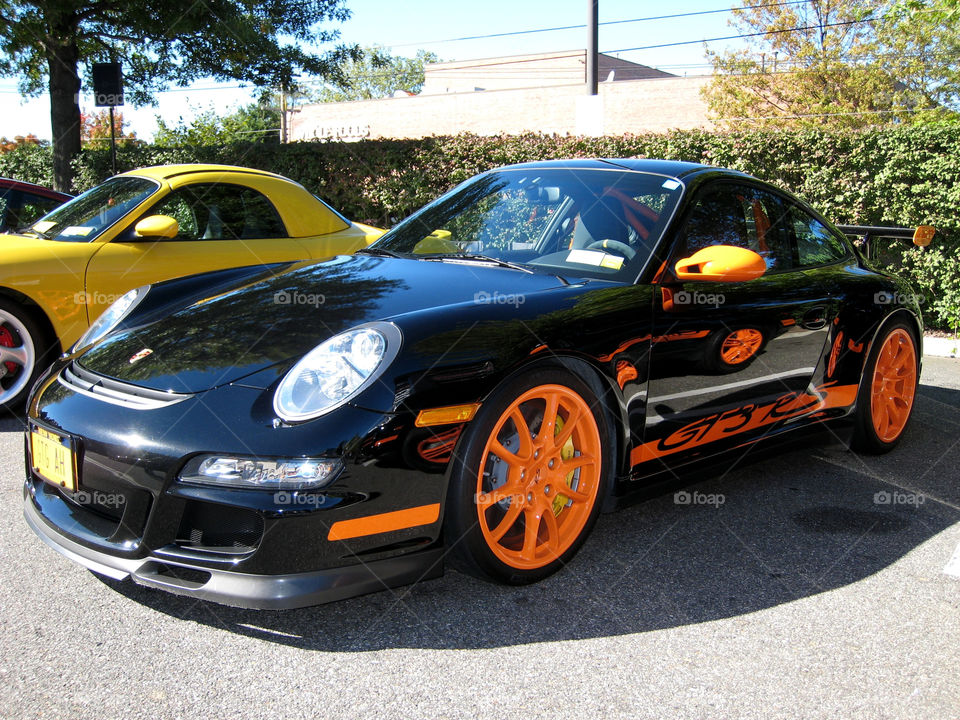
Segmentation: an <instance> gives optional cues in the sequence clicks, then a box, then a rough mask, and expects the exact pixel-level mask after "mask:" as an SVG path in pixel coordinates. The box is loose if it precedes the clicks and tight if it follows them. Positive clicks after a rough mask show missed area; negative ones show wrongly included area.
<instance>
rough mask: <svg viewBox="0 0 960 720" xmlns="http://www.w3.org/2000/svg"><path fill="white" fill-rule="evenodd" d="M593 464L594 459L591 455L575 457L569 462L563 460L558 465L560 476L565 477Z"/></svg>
mask: <svg viewBox="0 0 960 720" xmlns="http://www.w3.org/2000/svg"><path fill="white" fill-rule="evenodd" d="M595 462H596V458H594V457H593V455H577V456H575V457H572V458H570V459H569V460H563V461H562V462H561V463H560V474H561V475H562V476H563V477H566V476H567V475H569V474H570V473H572V472H573V471H574V470H576V469H577V468H579V467H583V466H584V465H592V464H593V463H595Z"/></svg>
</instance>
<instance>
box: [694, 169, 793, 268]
mask: <svg viewBox="0 0 960 720" xmlns="http://www.w3.org/2000/svg"><path fill="white" fill-rule="evenodd" d="M785 220H786V218H785V217H784V213H783V205H782V203H781V202H780V200H779V199H778V198H777V197H776V196H775V195H773V194H771V193H768V192H765V191H764V190H760V189H758V188H753V187H749V186H747V185H736V184H733V183H720V184H716V185H712V186H709V187H707V188H706V189H705V190H703V191H702V193H701V195H700V197H699V198H698V199H697V200H696V202H695V205H694V208H693V212H692V213H691V215H690V217H689V218H688V220H687V223H686V225H685V226H684V228H683V230H682V231H681V233H680V238H679V241H678V245H677V253H676V258H680V257H688V256H690V255H692V254H693V253H695V252H697V250H702V249H703V248H705V247H709V246H711V245H733V246H735V247H742V248H747V249H748V250H753V251H754V252H756V253H758V254H759V255H760V256H761V257H762V258H763V259H764V261H765V262H766V264H767V271H768V272H782V271H784V270H790V269H791V268H792V267H793V253H792V252H791V250H790V241H789V235H788V233H787V226H786V222H785Z"/></svg>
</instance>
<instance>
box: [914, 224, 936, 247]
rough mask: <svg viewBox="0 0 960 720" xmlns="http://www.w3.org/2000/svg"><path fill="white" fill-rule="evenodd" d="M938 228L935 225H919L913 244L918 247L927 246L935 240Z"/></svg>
mask: <svg viewBox="0 0 960 720" xmlns="http://www.w3.org/2000/svg"><path fill="white" fill-rule="evenodd" d="M936 232H937V229H936V228H935V227H933V225H918V226H917V229H916V230H915V231H914V233H913V244H914V245H916V246H917V247H926V246H927V245H929V244H930V243H931V241H932V240H933V236H934V234H935V233H936Z"/></svg>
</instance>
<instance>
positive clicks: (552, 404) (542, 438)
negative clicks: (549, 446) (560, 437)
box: [537, 393, 560, 443]
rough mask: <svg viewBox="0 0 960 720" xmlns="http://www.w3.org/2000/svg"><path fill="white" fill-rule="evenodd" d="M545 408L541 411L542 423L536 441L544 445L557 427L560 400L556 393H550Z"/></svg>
mask: <svg viewBox="0 0 960 720" xmlns="http://www.w3.org/2000/svg"><path fill="white" fill-rule="evenodd" d="M546 401H547V403H546V407H544V409H543V421H542V422H541V423H540V432H539V433H537V440H538V441H539V442H541V443H545V442H547V441H548V439H549V438H551V437H553V433H554V432H555V430H554V428H556V426H557V411H558V409H559V407H560V398H559V397H557V394H556V393H550V394H549V395H547V397H546Z"/></svg>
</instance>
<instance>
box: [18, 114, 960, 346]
mask: <svg viewBox="0 0 960 720" xmlns="http://www.w3.org/2000/svg"><path fill="white" fill-rule="evenodd" d="M563 157H656V158H668V159H675V160H688V161H693V162H703V163H708V164H711V165H719V166H724V167H730V168H735V169H738V170H743V171H745V172H748V173H750V174H752V175H756V176H757V177H760V178H763V179H765V180H768V181H770V182H773V183H775V184H777V185H779V186H781V187H784V188H787V189H789V190H792V191H793V192H795V193H797V194H798V195H800V196H801V197H803V198H805V199H806V200H807V201H808V202H810V204H811V205H813V206H814V207H816V208H817V209H819V210H820V211H821V212H823V213H824V214H825V215H826V216H827V217H829V218H831V219H832V220H834V221H835V222H838V223H856V224H870V225H874V224H875V225H916V224H920V223H929V224H933V225H935V226H936V227H937V229H938V234H937V237H936V240H935V242H934V248H932V249H930V250H927V251H925V253H926V255H925V256H924V257H923V258H919V257H915V253H914V252H913V251H906V252H904V250H901V249H899V248H895V249H893V251H888V252H887V253H886V254H885V258H886V260H887V262H888V263H889V264H891V265H893V266H894V267H896V268H898V269H900V270H901V271H903V272H905V273H907V274H908V275H910V276H911V277H913V279H914V281H915V282H916V283H917V284H918V285H919V286H920V287H922V288H923V290H924V292H925V293H926V294H927V296H928V303H927V315H928V321H932V322H933V323H934V324H936V325H938V326H941V327H946V326H950V327H955V325H956V324H957V323H958V322H960V310H956V308H960V269H958V268H960V262H958V261H960V252H958V251H960V124H953V123H936V124H929V125H919V126H909V127H895V128H889V129H880V130H865V131H830V132H828V131H815V130H806V131H800V132H795V131H791V132H787V131H754V132H736V133H710V132H705V131H676V132H672V133H667V134H659V135H629V136H623V137H601V138H584V137H570V136H557V135H532V134H531V135H522V136H504V137H479V136H474V135H458V136H453V137H431V138H424V139H419V140H367V141H363V142H355V143H338V142H310V143H293V144H289V145H279V146H271V145H261V144H243V145H230V146H203V147H194V148H187V147H176V148H168V147H157V146H150V145H140V146H130V147H120V148H118V152H117V163H118V170H120V171H122V170H126V169H131V168H135V167H142V166H144V165H155V164H167V163H179V162H219V163H227V164H232V165H247V166H251V167H259V168H264V169H267V170H271V171H274V172H278V173H280V174H282V175H286V176H288V177H290V178H293V179H295V180H297V181H299V182H301V183H302V184H303V185H305V186H306V187H307V188H308V189H310V190H311V191H313V192H315V193H316V194H318V195H319V196H321V197H323V198H324V199H325V200H327V201H328V202H329V203H331V204H332V205H333V206H334V207H336V208H338V209H339V210H341V211H342V212H343V213H344V214H346V215H347V216H349V217H352V218H354V219H357V220H363V221H366V222H371V223H373V224H376V225H381V226H389V225H391V224H393V223H394V222H396V221H397V220H399V219H400V218H402V217H404V216H406V215H407V214H409V213H410V212H412V211H413V210H415V209H416V208H418V207H420V206H421V205H423V204H424V203H426V202H427V201H429V200H431V199H432V198H434V197H436V196H437V195H439V194H440V193H442V192H443V191H445V190H447V189H449V188H450V187H452V186H453V185H455V184H457V183H458V182H460V181H462V180H465V179H466V178H468V177H470V176H471V175H474V174H476V173H478V172H481V171H483V170H486V169H489V168H491V167H496V166H498V165H504V164H507V163H515V162H523V161H526V160H542V159H550V158H563ZM76 171H77V174H76V188H75V189H76V190H77V191H81V190H86V189H87V188H90V187H92V186H94V185H96V184H97V183H99V182H101V181H103V180H104V179H105V178H107V177H109V175H110V174H111V173H110V153H109V151H108V150H102V149H97V150H85V151H84V152H83V154H82V155H81V156H80V157H79V158H77V160H76ZM0 175H4V176H8V177H17V178H20V179H25V180H30V181H33V182H40V183H42V184H49V183H50V181H51V163H50V149H49V148H43V147H27V148H23V149H18V150H16V151H14V152H10V153H6V154H3V155H0ZM950 308H954V310H953V311H951V310H950Z"/></svg>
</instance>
